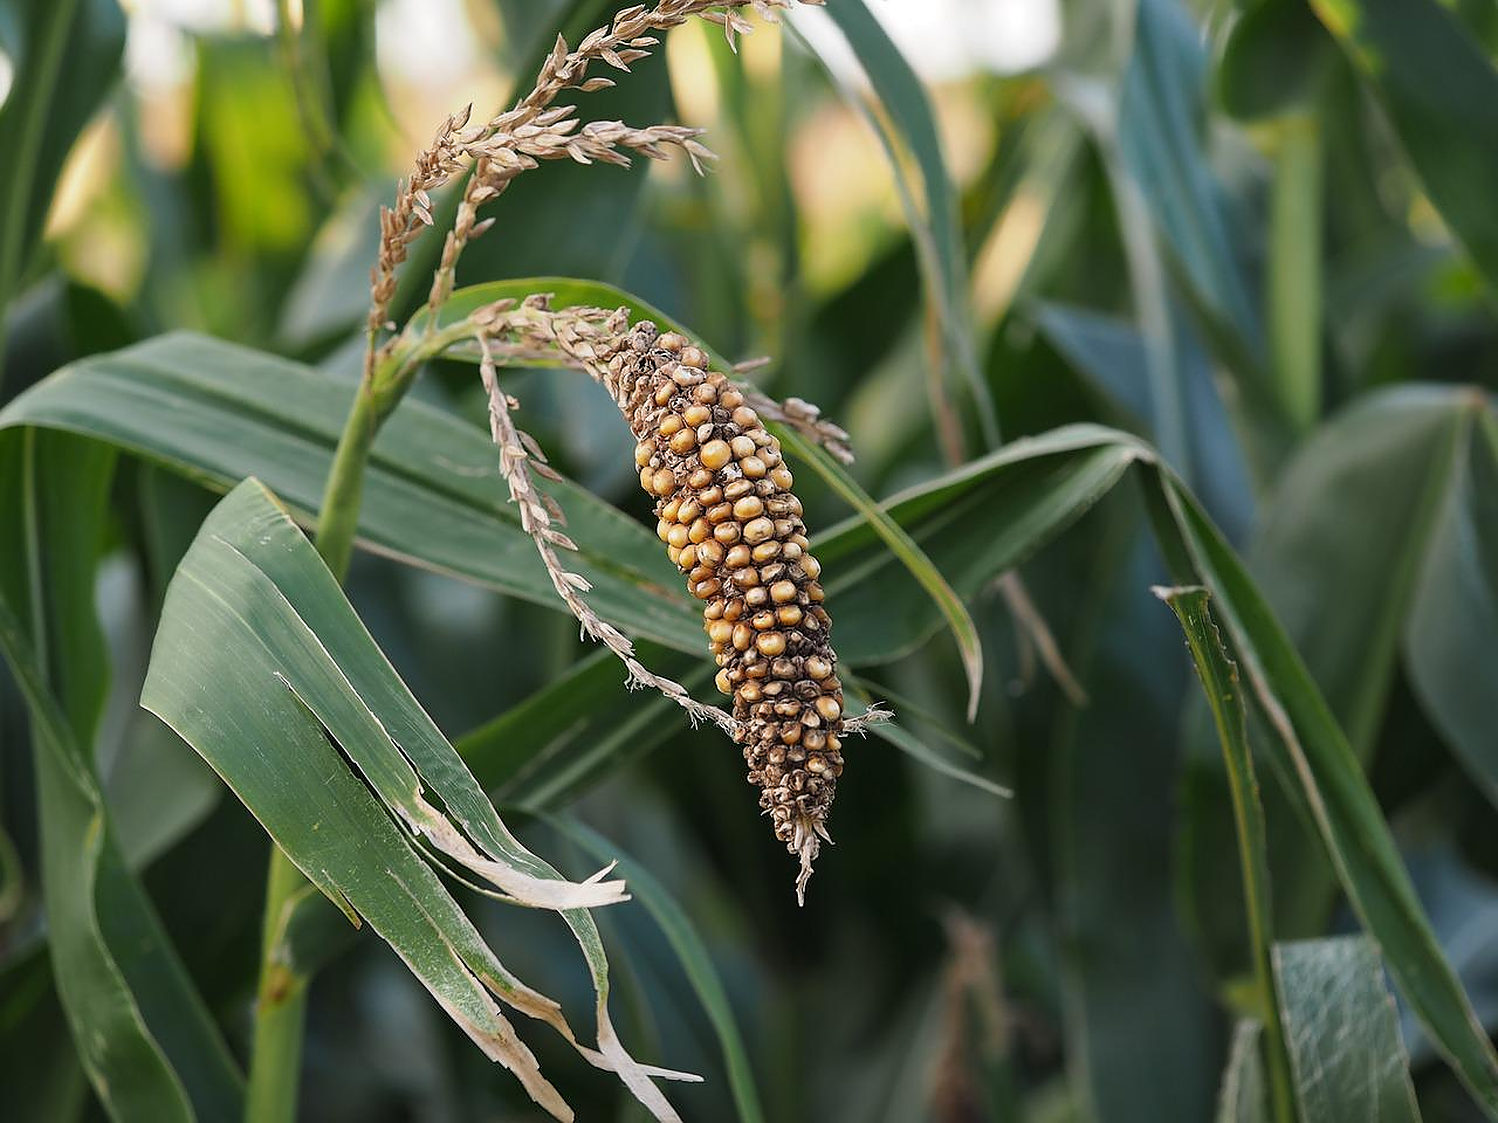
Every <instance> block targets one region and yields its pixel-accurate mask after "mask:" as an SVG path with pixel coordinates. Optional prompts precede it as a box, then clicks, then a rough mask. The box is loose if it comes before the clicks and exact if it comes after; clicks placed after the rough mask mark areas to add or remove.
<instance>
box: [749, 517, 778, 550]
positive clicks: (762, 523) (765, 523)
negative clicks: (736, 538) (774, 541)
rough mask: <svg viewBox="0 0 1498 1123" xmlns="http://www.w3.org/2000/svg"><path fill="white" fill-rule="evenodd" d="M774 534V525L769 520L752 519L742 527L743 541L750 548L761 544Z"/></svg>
mask: <svg viewBox="0 0 1498 1123" xmlns="http://www.w3.org/2000/svg"><path fill="white" fill-rule="evenodd" d="M774 533H775V524H774V523H773V522H771V521H770V520H769V519H765V518H759V519H752V520H751V521H749V522H748V523H746V524H745V525H744V541H745V542H748V543H749V544H750V545H751V546H753V545H755V544H756V543H759V542H763V541H764V540H765V539H766V538H769V537H770V535H772V534H774Z"/></svg>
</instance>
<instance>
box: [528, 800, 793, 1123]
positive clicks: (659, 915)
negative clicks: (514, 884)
mask: <svg viewBox="0 0 1498 1123" xmlns="http://www.w3.org/2000/svg"><path fill="white" fill-rule="evenodd" d="M546 821H547V822H549V823H551V824H552V825H553V826H554V827H556V828H557V829H558V830H559V831H561V832H562V834H564V835H566V836H567V837H568V838H570V839H572V840H573V841H575V842H576V843H577V844H578V845H579V846H581V847H582V848H583V849H584V850H586V851H587V852H588V853H589V854H591V855H592V856H593V857H594V858H597V859H598V860H599V861H610V860H612V859H613V858H615V857H616V856H617V857H618V860H619V872H620V874H622V875H623V876H624V878H625V880H626V881H628V882H629V885H630V889H631V890H632V892H633V893H634V895H635V897H636V898H637V899H638V900H639V902H640V904H641V905H643V906H644V908H645V911H646V912H648V913H650V916H651V918H652V919H653V920H654V921H655V922H656V924H657V925H658V926H659V927H660V930H661V934H662V935H663V936H665V937H666V942H667V943H668V944H670V945H671V950H672V951H673V952H674V953H675V954H676V958H677V960H678V961H679V962H680V963H681V967H682V970H683V971H684V972H685V973H686V976H687V979H688V981H689V982H690V983H691V984H692V989H693V990H694V991H695V992H696V994H697V998H698V1000H699V1001H700V1002H701V1003H702V1009H703V1010H704V1011H705V1012H706V1013H707V1017H708V1021H710V1022H711V1023H712V1027H713V1032H714V1033H715V1034H716V1035H717V1038H718V1046H719V1048H720V1049H721V1050H722V1053H723V1065H724V1067H725V1068H726V1069H727V1070H728V1085H729V1088H730V1090H731V1091H732V1092H733V1103H734V1107H735V1108H736V1109H737V1112H738V1117H739V1120H740V1123H757V1121H762V1120H763V1119H764V1118H765V1112H764V1108H763V1107H762V1106H761V1104H760V1098H759V1090H758V1088H757V1087H756V1086H755V1083H754V1069H753V1067H752V1066H751V1065H750V1063H749V1055H748V1052H747V1051H746V1050H745V1048H744V1037H743V1034H742V1033H741V1032H740V1031H739V1026H738V1022H737V1021H736V1020H735V1019H734V1016H733V1007H732V1006H730V1005H729V1002H728V994H727V992H726V991H725V990H724V989H723V981H722V979H720V978H719V977H718V971H717V969H716V968H715V967H714V966H713V959H712V955H711V953H709V951H708V949H707V945H706V944H705V943H703V940H702V937H701V936H700V935H699V934H698V932H697V929H696V928H695V927H693V925H692V921H691V918H690V917H689V916H687V914H686V913H685V912H684V911H682V907H681V906H680V905H679V904H677V903H676V901H675V899H674V898H673V897H672V896H671V894H670V893H669V892H667V891H666V887H665V886H664V885H662V884H661V883H660V882H659V881H657V880H656V879H655V877H654V876H653V875H652V874H651V873H650V871H649V870H647V869H646V868H645V867H644V866H642V865H641V864H640V863H639V862H636V861H634V860H633V859H632V858H630V857H629V856H628V855H622V854H621V853H620V850H619V847H617V846H615V845H614V844H613V843H612V842H610V841H609V840H608V839H606V838H604V837H603V836H602V835H600V834H599V833H598V832H597V831H595V830H592V829H591V828H590V827H588V826H587V825H586V824H584V823H581V822H579V821H578V820H576V819H574V818H571V817H568V816H555V815H548V816H546Z"/></svg>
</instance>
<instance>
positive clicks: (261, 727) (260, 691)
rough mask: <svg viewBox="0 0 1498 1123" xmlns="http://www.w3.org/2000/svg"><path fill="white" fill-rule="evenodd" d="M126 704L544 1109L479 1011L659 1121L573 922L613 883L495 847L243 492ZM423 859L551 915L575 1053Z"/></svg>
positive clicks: (412, 722)
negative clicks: (571, 981) (241, 807)
mask: <svg viewBox="0 0 1498 1123" xmlns="http://www.w3.org/2000/svg"><path fill="white" fill-rule="evenodd" d="M142 705H144V706H145V707H146V708H147V709H149V710H151V711H152V712H153V713H155V714H157V715H158V716H159V717H161V718H162V720H163V721H165V722H166V723H167V724H168V725H170V726H171V727H172V728H173V729H175V730H176V731H177V732H178V733H179V734H180V735H181V736H182V737H183V738H184V739H185V740H187V741H188V742H189V743H190V744H191V745H192V746H193V747H194V748H195V749H197V751H198V752H199V753H200V754H201V755H202V756H203V757H204V759H206V760H207V761H208V762H209V763H210V764H211V765H212V766H213V768H214V769H215V771H217V772H218V773H219V774H220V775H221V776H222V777H223V778H224V780H225V782H226V783H227V784H228V785H229V786H230V788H232V789H233V790H234V792H235V793H236V795H238V796H239V798H240V799H241V800H242V801H243V802H244V803H245V804H246V806H247V807H248V808H249V809H250V810H251V811H252V812H253V813H254V814H255V816H256V818H258V819H259V820H260V822H261V824H262V825H263V826H264V827H265V828H266V830H267V831H268V832H269V833H270V835H271V837H272V838H273V839H275V841H276V843H277V845H278V846H280V848H281V849H282V851H283V852H284V853H285V854H286V855H287V856H288V857H289V858H290V859H291V860H292V862H293V863H295V864H296V866H297V867H298V868H299V869H300V870H301V871H302V873H303V874H305V875H306V876H307V878H308V880H309V881H311V882H312V883H313V884H314V885H316V886H317V887H318V888H319V889H320V890H321V891H322V892H323V893H324V894H325V895H327V896H328V897H329V899H331V900H333V901H334V902H335V903H337V904H338V905H339V906H340V907H342V908H343V909H344V910H345V912H347V913H348V915H349V917H350V919H352V920H355V922H358V921H359V920H367V921H368V922H369V924H370V926H371V927H373V928H374V929H375V931H377V932H379V933H380V935H381V936H382V937H384V939H385V940H386V941H387V942H388V943H389V944H390V945H391V946H392V947H393V948H394V949H395V950H396V951H397V952H398V953H399V954H400V956H401V957H402V959H404V960H405V962H406V964H407V965H408V966H409V967H410V968H411V970H412V972H413V973H414V974H415V975H416V976H417V977H418V978H419V979H420V980H421V982H422V983H423V984H424V985H425V986H426V987H427V988H428V989H429V990H430V991H431V992H432V994H433V996H434V997H436V999H437V1000H438V1002H440V1003H441V1004H442V1006H443V1008H444V1009H445V1010H446V1011H447V1012H448V1013H449V1015H450V1016H451V1017H452V1018H453V1019H454V1020H455V1021H456V1022H457V1023H458V1024H459V1025H460V1026H461V1027H462V1028H463V1029H464V1031H465V1032H466V1033H468V1034H469V1036H470V1037H472V1038H473V1040H474V1041H475V1042H476V1043H477V1044H478V1045H479V1046H480V1047H481V1048H482V1049H483V1050H484V1051H485V1052H486V1053H487V1054H488V1055H489V1056H490V1057H492V1058H493V1059H495V1060H497V1061H499V1062H501V1063H503V1064H504V1065H505V1066H506V1067H507V1068H510V1069H511V1071H513V1072H514V1073H515V1075H516V1076H517V1077H518V1078H519V1079H520V1081H521V1082H522V1084H524V1086H525V1088H526V1090H527V1091H528V1092H529V1093H530V1094H531V1096H532V1098H534V1099H535V1100H536V1101H537V1102H538V1103H539V1104H541V1105H542V1106H544V1107H545V1108H546V1109H547V1110H548V1111H550V1112H551V1113H552V1114H553V1115H555V1116H556V1117H557V1118H561V1119H570V1118H571V1112H570V1109H569V1108H567V1106H566V1104H565V1102H564V1101H563V1100H562V1098H561V1096H560V1094H559V1093H558V1092H557V1091H556V1089H555V1088H554V1087H553V1086H552V1085H551V1084H550V1083H549V1082H548V1081H547V1080H546V1079H545V1077H543V1076H542V1075H541V1072H540V1069H539V1067H538V1065H537V1062H536V1059H535V1057H534V1056H533V1055H532V1054H531V1052H530V1051H529V1050H528V1049H527V1048H526V1047H525V1046H524V1045H523V1044H521V1043H520V1041H519V1039H518V1038H517V1037H516V1036H515V1033H514V1030H513V1028H512V1027H511V1026H510V1024H509V1022H508V1021H507V1020H506V1018H505V1016H504V1015H503V1013H502V1012H501V1010H500V1007H499V1006H498V1004H497V1003H496V999H498V1000H500V1001H503V1002H505V1003H506V1004H508V1005H509V1006H511V1007H513V1008H515V1009H517V1010H520V1011H522V1012H524V1013H526V1014H528V1015H530V1016H532V1017H535V1018H538V1019H540V1020H542V1021H545V1022H546V1023H548V1024H549V1025H551V1026H552V1027H553V1028H554V1029H556V1030H557V1031H558V1032H559V1033H561V1034H562V1035H563V1037H565V1038H566V1039H567V1040H568V1041H569V1042H572V1043H573V1044H574V1045H576V1047H577V1048H578V1050H579V1051H580V1052H581V1053H582V1054H583V1055H584V1056H585V1057H586V1058H587V1059H588V1060H589V1061H590V1062H592V1063H593V1064H596V1065H598V1066H599V1067H601V1068H606V1069H610V1070H612V1071H614V1072H616V1073H617V1074H618V1075H619V1077H620V1078H621V1079H622V1080H623V1081H624V1082H625V1083H626V1084H627V1085H628V1086H629V1087H630V1089H631V1091H633V1092H634V1093H635V1095H636V1096H637V1097H638V1098H639V1099H640V1100H641V1102H643V1103H644V1104H646V1105H647V1106H648V1107H649V1108H650V1110H651V1111H652V1113H653V1114H654V1115H655V1116H656V1117H657V1118H660V1119H675V1118H676V1116H675V1113H674V1112H673V1111H672V1109H671V1108H670V1106H669V1105H668V1104H667V1103H666V1101H665V1099H664V1098H663V1097H662V1096H661V1094H660V1092H659V1090H658V1089H656V1088H655V1086H654V1085H653V1084H652V1083H651V1081H650V1077H651V1076H652V1075H661V1074H662V1073H661V1071H660V1070H654V1069H647V1068H644V1067H642V1066H640V1065H639V1064H637V1063H636V1062H635V1061H633V1060H632V1059H631V1058H630V1057H629V1056H628V1054H627V1053H625V1052H624V1050H623V1048H622V1046H621V1045H620V1044H619V1041H618V1038H617V1036H616V1035H615V1034H614V1031H613V1028H612V1025H611V1023H610V1021H609V1017H608V969H607V962H606V960H605V959H604V956H603V949H602V945H601V943H600V941H599V938H598V933H597V929H596V928H595V927H594V925H593V922H592V919H591V917H589V916H588V914H587V912H586V911H584V910H585V909H586V908H588V907H591V906H596V905H603V904H608V903H611V902H614V901H618V900H620V899H622V889H623V886H622V883H621V882H618V881H603V880H602V879H601V875H599V876H595V877H594V878H590V879H589V880H588V881H586V882H583V883H580V884H573V883H570V882H567V881H564V880H562V879H561V878H560V876H559V875H558V874H557V873H556V872H555V871H554V870H552V869H551V867H549V866H547V865H545V864H544V863H543V862H541V861H540V860H539V859H537V858H536V857H535V856H534V855H532V854H531V853H530V852H529V851H527V850H525V848H524V847H522V846H521V845H520V844H519V843H518V842H517V841H516V840H515V839H514V837H513V836H511V835H510V833H509V832H508V831H507V830H506V829H505V827H504V825H503V824H502V823H501V822H500V820H499V817H498V815H497V814H496V813H495V811H494V808H493V805H492V804H490V803H489V801H488V799H487V798H486V797H485V796H484V794H483V792H482V790H481V789H480V788H479V786H478V784H477V782H476V781H475V780H474V778H473V776H472V774H471V773H470V772H469V771H468V770H467V769H466V768H465V767H464V766H463V764H462V762H461V760H460V759H459V757H458V755H457V753H456V752H455V751H454V750H453V748H452V746H451V745H450V744H449V743H448V742H447V741H446V739H444V738H443V736H442V735H441V733H439V732H438V731H437V729H436V727H435V726H434V725H433V724H432V722H431V719H430V718H428V717H427V715H426V713H425V712H424V711H423V710H422V709H421V708H420V706H419V705H418V704H417V703H416V700H415V699H414V698H413V697H412V696H411V695H410V693H409V691H407V690H406V688H405V685H404V684H403V683H402V682H401V681H400V679H399V678H398V677H397V676H396V674H395V671H394V670H393V668H391V666H390V665H389V663H388V662H386V661H385V658H384V656H383V655H382V654H381V653H380V651H379V649H378V648H377V647H376V646H375V644H374V641H373V640H372V639H371V638H370V636H369V633H368V632H366V631H365V630H364V628H363V625H362V624H361V623H360V622H359V619H358V617H357V616H356V615H355V614H354V611H353V609H352V608H351V607H350V606H349V604H348V602H347V601H346V600H345V599H344V597H343V594H342V591H341V590H340V589H339V588H338V584H337V582H336V581H335V580H334V579H333V577H332V575H331V574H330V573H329V572H328V571H327V569H326V567H325V566H324V565H323V564H322V562H321V560H320V559H319V558H318V556H317V554H316V552H315V551H314V550H313V548H312V546H311V544H310V543H308V542H307V540H306V539H305V538H304V537H303V536H302V534H301V532H300V531H299V530H297V528H296V526H295V525H294V524H293V523H292V521H291V520H290V518H289V517H288V516H287V515H286V513H285V512H284V511H282V510H281V509H280V508H279V507H278V506H276V504H275V503H274V501H273V500H272V498H271V496H270V495H269V493H267V492H266V491H265V489H264V488H263V486H262V485H261V484H259V483H258V482H257V481H254V480H250V481H246V482H245V483H244V484H241V485H240V486H239V487H238V488H236V489H235V490H234V491H233V492H231V493H230V495H229V496H228V497H227V498H226V499H225V500H224V501H223V502H222V503H220V504H219V506H218V507H217V508H215V510H214V512H213V514H212V515H210V516H209V518H208V519H207V521H205V522H204V524H203V528H202V530H201V531H200V532H199V535H198V538H197V541H196V542H195V543H194V545H193V547H192V548H191V549H190V550H189V551H188V554H187V556H186V557H185V558H184V559H183V562H182V565H181V566H180V567H179V568H178V571H177V574H176V576H175V577H174V578H173V581H172V585H171V587H170V589H169V590H168V593H167V600H166V604H165V606H164V607H163V610H162V620H161V626H160V628H159V629H158V631H157V635H156V643H155V647H154V650H153V654H152V661H151V668H150V671H149V673H148V675H147V679H146V685H145V689H144V691H143V694H142ZM361 780H362V782H361ZM366 785H367V786H366ZM418 840H420V842H419V843H418ZM421 847H425V848H428V849H430V850H431V851H433V852H435V853H436V854H437V855H439V856H440V860H445V861H447V862H451V863H454V864H456V865H458V866H461V867H463V868H464V869H465V870H467V871H468V873H469V874H470V875H472V876H475V877H477V878H480V879H482V880H484V881H487V882H488V883H489V884H491V885H492V886H493V887H494V888H495V889H497V890H498V891H499V892H500V893H501V894H502V895H503V896H505V897H507V898H509V899H512V900H514V901H516V902H518V903H522V904H529V905H534V906H539V907H545V908H551V909H557V910H562V911H563V913H564V917H565V919H566V920H567V922H568V924H569V925H570V926H571V927H572V928H573V931H574V934H575V935H576V937H577V939H578V941H579V944H580V945H581V946H582V949H583V952H584V955H585V957H586V959H587V962H588V967H589V970H590V972H591V973H592V975H593V980H594V987H595V991H596V993H597V1018H598V1047H597V1049H596V1050H594V1049H591V1048H585V1047H583V1046H582V1045H580V1044H578V1043H577V1042H576V1039H575V1038H574V1036H573V1033H572V1030H571V1028H570V1027H569V1026H568V1024H567V1022H566V1020H565V1019H564V1017H563V1016H562V1013H561V1009H560V1007H559V1006H558V1005H557V1004H556V1003H555V1002H553V1001H552V1000H551V999H548V998H546V997H545V996H543V995H541V994H538V993H537V992H535V991H534V990H531V989H530V988H529V987H527V986H525V985H524V984H523V983H521V982H520V981H519V980H518V979H516V978H515V977H514V976H513V975H511V974H510V973H509V972H508V971H507V970H506V969H505V968H504V966H503V965H502V964H501V963H500V962H499V960H498V959H497V958H496V957H495V955H494V953H493V952H492V951H491V950H490V949H489V947H488V946H487V945H486V944H485V943H484V941H483V939H482V938H481V937H480V936H479V933H478V931H477V930H476V929H475V928H474V927H473V925H472V923H471V922H470V921H469V920H468V919H467V917H466V916H464V914H463V912H462V911H461V909H460V908H459V907H458V905H457V903H456V901H454V900H453V898H452V896H451V895H450V894H449V893H448V891H447V890H446V889H445V888H444V887H443V885H442V882H441V880H440V879H439V877H438V875H437V873H436V871H435V870H434V869H433V867H432V865H431V864H430V863H429V862H428V861H427V860H426V858H425V857H424V856H423V855H422V854H421V853H420V848H421Z"/></svg>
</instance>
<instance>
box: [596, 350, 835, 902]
mask: <svg viewBox="0 0 1498 1123" xmlns="http://www.w3.org/2000/svg"><path fill="white" fill-rule="evenodd" d="M607 371H608V375H607V379H606V381H607V382H608V383H609V384H610V389H612V390H613V391H614V395H615V400H616V401H617V402H619V404H620V408H621V409H623V411H624V413H625V416H626V417H627V418H628V420H629V423H630V426H631V428H632V429H633V430H634V434H635V438H636V440H637V441H638V444H637V445H636V447H635V464H636V467H637V468H638V469H639V471H640V486H641V487H643V488H644V489H645V490H646V491H648V492H649V493H650V494H652V495H654V496H655V497H656V508H655V510H656V516H657V519H658V520H659V521H658V523H657V526H656V530H657V533H658V534H659V535H660V537H661V540H662V541H663V542H665V543H666V548H667V553H668V554H669V555H670V558H671V560H672V561H673V562H674V563H675V564H676V566H677V568H678V569H680V570H681V571H682V572H683V573H684V574H686V578H687V587H688V589H689V590H690V591H691V593H692V595H693V596H694V597H696V598H697V599H698V600H700V601H702V602H703V618H704V621H705V627H706V630H707V634H708V639H709V641H710V643H711V646H712V651H713V654H714V656H715V657H716V659H717V662H718V666H719V667H720V670H719V672H718V676H717V686H718V689H719V690H720V691H722V692H723V693H724V694H729V695H731V696H732V698H733V715H734V717H735V719H736V720H737V722H738V728H737V731H736V733H735V735H734V736H735V740H736V741H738V742H739V744H741V745H742V746H743V750H744V760H745V762H746V763H747V764H748V771H749V780H750V782H751V783H753V784H756V785H757V786H758V787H759V789H760V806H761V807H763V808H764V809H765V811H766V813H767V814H768V815H769V816H770V821H771V823H772V825H773V826H774V829H775V836H776V837H777V838H778V839H780V840H781V841H782V842H784V843H785V844H786V847H787V849H788V850H790V852H791V853H793V854H796V855H797V856H799V857H800V859H801V874H800V876H799V877H798V879H797V883H796V886H797V894H798V896H800V895H803V894H804V892H805V886H806V880H807V878H809V877H810V875H811V866H812V860H813V859H814V858H815V857H816V854H817V850H818V848H819V845H820V843H819V839H822V838H827V837H828V835H827V829H826V822H827V816H828V812H829V810H830V808H831V806H832V800H833V796H834V794H835V792H836V788H837V778H838V776H840V775H841V774H842V771H843V757H842V737H841V735H842V731H843V691H842V684H841V683H840V682H839V680H838V677H837V655H836V654H835V653H834V652H833V650H832V642H831V631H832V618H831V617H830V616H829V615H828V613H827V609H826V608H825V607H824V605H823V591H822V586H821V584H820V582H819V580H818V578H819V576H820V574H821V566H820V565H819V564H818V563H817V560H816V558H814V557H813V556H812V555H811V553H810V552H809V544H808V542H807V537H806V527H805V524H804V523H803V522H802V521H801V501H800V500H799V499H797V498H796V496H795V493H794V492H793V491H792V485H793V483H794V480H793V478H792V476H791V472H790V469H789V468H787V467H786V465H785V462H784V460H783V458H782V456H781V452H780V444H779V442H778V441H777V440H776V439H775V438H774V437H773V436H771V435H770V433H768V432H767V431H766V429H765V427H764V426H763V425H762V424H761V423H760V418H759V415H758V414H757V413H756V412H755V411H754V410H753V409H752V408H750V407H749V406H748V405H747V404H746V403H745V400H744V395H743V393H741V392H740V391H739V390H738V389H736V388H735V387H734V386H733V384H732V383H731V382H730V381H729V379H728V378H727V377H726V376H725V375H724V374H723V373H722V372H719V371H714V370H710V369H709V365H708V358H707V355H706V354H705V353H704V352H703V351H702V350H701V349H700V348H698V347H695V346H692V345H691V344H690V343H689V342H688V341H687V340H686V339H685V338H683V337H682V336H680V335H677V334H675V333H672V332H667V333H664V334H662V333H659V332H658V331H657V330H656V327H655V325H653V324H651V323H649V322H648V321H642V322H640V323H638V324H635V325H634V327H633V329H632V330H631V331H630V332H629V333H628V334H627V335H626V336H625V338H624V342H623V346H621V347H620V348H619V349H618V350H617V351H616V352H615V353H614V354H613V355H612V356H611V357H610V358H609V360H608V364H607Z"/></svg>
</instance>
